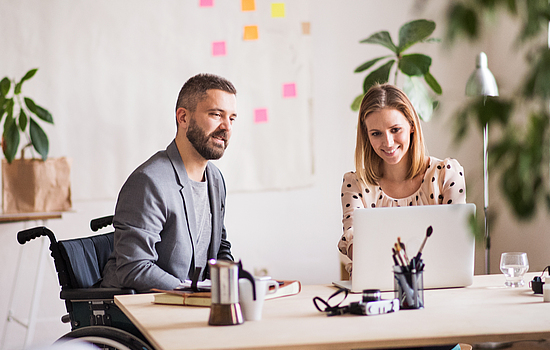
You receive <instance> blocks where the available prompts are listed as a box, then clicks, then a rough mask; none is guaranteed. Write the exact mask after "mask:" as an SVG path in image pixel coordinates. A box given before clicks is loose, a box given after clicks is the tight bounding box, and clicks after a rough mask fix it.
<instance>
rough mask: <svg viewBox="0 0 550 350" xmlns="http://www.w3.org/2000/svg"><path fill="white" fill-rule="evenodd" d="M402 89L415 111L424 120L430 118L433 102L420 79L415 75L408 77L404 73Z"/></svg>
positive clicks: (426, 120)
mask: <svg viewBox="0 0 550 350" xmlns="http://www.w3.org/2000/svg"><path fill="white" fill-rule="evenodd" d="M403 91H404V92H405V94H407V96H408V97H409V99H410V100H411V103H412V105H413V107H414V109H415V110H416V113H417V114H418V116H419V117H420V119H422V120H423V121H425V122H428V121H430V119H432V114H433V102H432V98H431V97H430V95H429V94H428V90H426V88H425V87H424V84H422V81H421V80H420V79H419V78H417V77H409V76H407V75H405V81H404V84H403Z"/></svg>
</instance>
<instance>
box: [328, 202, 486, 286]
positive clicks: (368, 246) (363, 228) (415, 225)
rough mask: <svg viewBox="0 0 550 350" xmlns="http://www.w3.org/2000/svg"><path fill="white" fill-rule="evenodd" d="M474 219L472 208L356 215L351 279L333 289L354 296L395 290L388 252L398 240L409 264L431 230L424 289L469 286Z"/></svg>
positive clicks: (392, 210) (442, 207)
mask: <svg viewBox="0 0 550 350" xmlns="http://www.w3.org/2000/svg"><path fill="white" fill-rule="evenodd" d="M472 215H475V205H474V204H451V205H424V206H413V207H392V208H371V209H356V210H355V211H354V214H353V225H354V238H353V272H352V278H351V281H339V282H334V284H335V285H337V286H339V287H343V288H347V289H350V290H351V291H352V292H361V291H362V290H363V289H380V290H382V291H391V290H393V289H394V282H393V279H394V278H393V265H395V264H394V261H393V258H392V247H394V244H395V243H396V242H397V238H398V237H400V239H401V242H403V243H404V244H405V246H406V251H407V254H408V256H409V258H412V257H413V256H415V255H416V254H417V252H418V249H419V248H420V246H421V244H422V241H423V240H424V237H426V232H427V229H428V227H429V226H432V229H433V232H432V234H431V236H430V237H429V238H428V239H427V241H426V244H425V246H424V249H423V250H422V259H423V261H424V264H425V268H424V288H425V289H430V288H447V287H465V286H469V285H471V284H472V282H473V276H474V253H475V240H474V235H473V233H472V232H471V229H470V225H469V220H470V217H471V216H472Z"/></svg>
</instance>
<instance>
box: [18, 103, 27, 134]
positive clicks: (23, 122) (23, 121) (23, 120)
mask: <svg viewBox="0 0 550 350" xmlns="http://www.w3.org/2000/svg"><path fill="white" fill-rule="evenodd" d="M27 121H28V118H27V115H26V114H25V111H24V110H23V108H21V110H20V111H19V129H21V131H23V132H25V129H26V128H27Z"/></svg>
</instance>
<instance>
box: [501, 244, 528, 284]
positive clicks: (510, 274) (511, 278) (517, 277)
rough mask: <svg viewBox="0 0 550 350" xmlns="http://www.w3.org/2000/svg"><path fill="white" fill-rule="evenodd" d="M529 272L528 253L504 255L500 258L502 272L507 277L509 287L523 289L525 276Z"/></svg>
mask: <svg viewBox="0 0 550 350" xmlns="http://www.w3.org/2000/svg"><path fill="white" fill-rule="evenodd" d="M527 270H529V261H528V260H527V254H526V253H516V252H514V253H502V255H501V256H500V271H502V273H503V274H504V276H506V283H504V284H505V285H506V286H508V287H521V286H523V285H524V284H525V281H523V275H525V273H526V272H527Z"/></svg>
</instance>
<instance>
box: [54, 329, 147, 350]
mask: <svg viewBox="0 0 550 350" xmlns="http://www.w3.org/2000/svg"><path fill="white" fill-rule="evenodd" d="M72 341H78V342H82V341H85V342H87V343H91V344H94V345H95V346H97V347H98V348H100V349H114V350H153V348H152V347H151V346H150V345H149V344H147V343H145V342H144V341H143V340H141V339H139V338H138V337H136V336H135V335H133V334H130V333H128V332H126V331H123V330H121V329H118V328H113V327H106V326H89V327H82V328H79V329H75V330H74V331H71V332H69V333H67V334H65V335H64V336H62V337H61V338H59V339H58V340H57V342H59V343H70V342H72Z"/></svg>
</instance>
